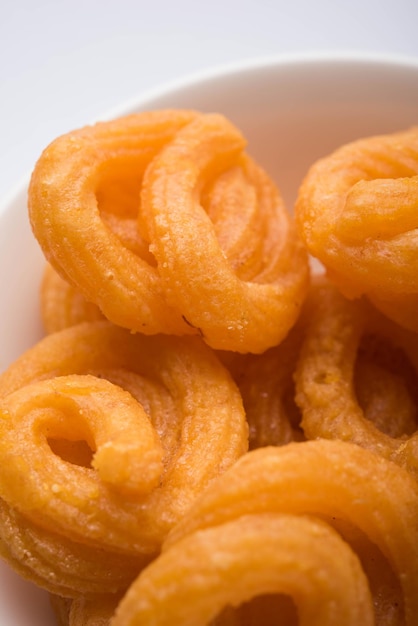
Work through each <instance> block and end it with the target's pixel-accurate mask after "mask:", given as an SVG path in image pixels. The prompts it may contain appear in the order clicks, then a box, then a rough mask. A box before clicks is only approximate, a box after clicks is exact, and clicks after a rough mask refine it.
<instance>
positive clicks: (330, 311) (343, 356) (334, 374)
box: [295, 282, 418, 477]
mask: <svg viewBox="0 0 418 626" xmlns="http://www.w3.org/2000/svg"><path fill="white" fill-rule="evenodd" d="M295 379H296V390H297V394H296V402H297V404H298V405H299V407H300V409H301V411H302V428H303V430H304V433H305V435H306V437H307V438H308V439H314V438H316V437H323V438H331V439H341V440H345V441H351V442H354V443H356V444H358V445H360V446H363V447H365V448H368V449H370V450H373V451H374V452H377V453H378V454H381V455H383V456H385V457H386V458H388V459H391V460H393V461H395V462H397V463H399V464H401V465H403V466H404V467H406V468H407V469H408V470H409V471H410V472H412V474H413V475H414V476H415V477H418V434H417V429H418V423H417V417H418V391H417V390H418V336H417V335H416V334H415V333H411V332H409V331H407V330H404V329H402V328H401V327H399V326H398V325H396V324H395V323H394V322H391V321H390V320H388V319H387V318H385V317H384V316H383V315H381V314H379V313H378V312H377V311H376V310H374V309H373V308H372V307H371V306H370V305H368V304H367V303H365V302H362V301H358V300H354V301H350V300H347V299H346V298H345V297H344V296H343V295H341V294H340V293H339V291H338V290H337V289H336V288H335V287H333V286H332V285H330V284H329V283H327V282H324V283H323V284H322V285H321V286H318V288H317V290H316V291H315V292H313V293H312V296H311V306H310V316H309V323H308V324H307V329H306V333H305V338H304V343H303V346H302V349H301V353H300V359H299V364H298V367H297V369H296V373H295Z"/></svg>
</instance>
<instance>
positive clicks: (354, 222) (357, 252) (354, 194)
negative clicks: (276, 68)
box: [295, 127, 418, 331]
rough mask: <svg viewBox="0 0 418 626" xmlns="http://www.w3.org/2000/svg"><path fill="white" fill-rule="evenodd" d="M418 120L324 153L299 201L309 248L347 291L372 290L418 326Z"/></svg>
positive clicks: (380, 303) (378, 300) (400, 318)
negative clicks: (399, 129) (404, 128)
mask: <svg viewBox="0 0 418 626" xmlns="http://www.w3.org/2000/svg"><path fill="white" fill-rule="evenodd" d="M417 209H418V127H414V128H411V129H409V130H407V131H404V132H398V133H394V134H390V135H381V136H376V137H369V138H365V139H361V140H357V141H355V142H353V143H350V144H347V145H345V146H342V147H341V148H339V149H338V150H336V151H335V152H334V153H333V154H331V155H329V156H328V157H325V158H323V159H320V160H319V161H318V162H317V163H315V164H314V165H313V166H312V167H311V169H310V170H309V172H308V174H307V176H306V178H305V180H304V182H303V183H302V185H301V187H300V189H299V194H298V199H297V202H296V206H295V215H296V220H297V224H298V226H299V230H300V232H301V234H302V237H303V239H304V241H305V243H306V245H307V247H308V249H309V251H310V252H311V253H312V254H313V255H314V256H315V257H317V258H318V259H320V260H321V261H322V263H323V264H324V265H325V267H326V268H327V270H328V273H329V275H330V277H331V278H332V280H333V281H334V282H335V283H336V284H337V285H338V287H339V288H340V289H341V290H342V291H343V293H344V294H345V295H347V296H348V297H357V296H359V295H361V294H365V295H367V296H368V298H370V300H371V301H372V302H374V303H375V305H376V306H377V307H378V308H380V309H381V310H382V311H383V312H384V313H385V314H386V315H388V316H389V317H391V318H392V319H394V320H395V321H397V322H398V323H399V324H401V325H403V326H405V327H407V328H410V329H412V330H414V331H417V330H418V279H417V273H416V265H417V259H418V246H417V243H416V236H415V231H416V215H417Z"/></svg>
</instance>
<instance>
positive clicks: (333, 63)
mask: <svg viewBox="0 0 418 626" xmlns="http://www.w3.org/2000/svg"><path fill="white" fill-rule="evenodd" d="M166 107H167V108H168V107H170V108H179V107H184V108H195V109H199V110H202V111H217V112H222V113H224V114H225V115H226V116H228V117H229V118H230V119H231V120H232V121H233V122H234V123H235V124H236V125H237V126H238V127H239V128H240V129H241V130H242V131H243V132H244V134H245V135H246V136H247V138H248V141H249V148H248V149H249V152H250V153H251V154H252V155H253V156H254V157H255V158H256V159H258V161H259V162H260V163H261V164H263V165H264V167H265V168H266V169H267V171H268V172H269V173H270V174H271V175H272V176H273V177H274V178H275V179H276V181H277V183H278V185H279V187H280V188H281V190H282V193H283V195H284V197H285V199H286V201H287V203H288V206H289V208H291V206H292V203H293V201H294V199H295V195H296V191H297V188H298V185H299V183H300V181H301V179H302V177H303V176H304V174H305V172H306V170H307V168H308V167H309V165H310V164H311V163H312V162H313V161H315V160H316V159H317V158H318V157H320V156H322V155H325V154H327V153H328V152H329V151H331V150H332V149H334V148H336V147H338V146H339V145H341V144H343V143H345V142H347V141H350V140H352V139H355V138H359V137H362V136H367V135H372V134H376V133H385V132H392V131H396V130H401V129H404V128H407V127H408V126H412V125H415V124H418V60H407V59H393V58H382V57H374V56H366V57H364V56H363V57H360V56H357V55H354V56H353V55H346V56H340V57H338V58H333V57H330V56H320V57H318V56H316V57H309V58H307V57H303V58H302V57H296V58H295V57H293V58H276V59H267V60H260V61H255V62H251V63H248V62H246V63H245V64H242V65H239V66H234V67H226V68H222V69H220V70H214V71H213V72H209V73H206V74H204V75H198V76H193V77H191V78H190V79H187V80H184V81H182V82H180V83H175V84H172V85H168V86H166V87H164V88H162V89H161V90H159V91H157V92H154V93H152V94H145V95H144V96H142V97H141V96H140V97H139V98H138V99H137V100H135V101H133V102H130V103H127V104H126V105H124V106H122V107H121V108H120V109H119V110H117V111H113V112H111V113H110V114H108V115H107V116H106V118H111V117H116V116H118V115H123V114H126V113H131V112H133V111H138V110H144V109H156V108H166ZM104 119H105V118H104ZM86 123H87V120H86ZM0 251H1V252H0V255H1V256H0V285H1V300H0V320H1V324H0V346H1V349H0V371H2V370H3V369H5V368H6V367H7V366H8V364H9V363H11V362H12V361H13V360H14V359H15V358H17V357H18V356H19V355H20V354H21V353H22V352H23V351H24V350H25V349H26V348H27V347H29V346H30V345H32V344H33V343H34V342H35V341H37V339H38V338H40V336H41V326H40V321H39V313H38V284H39V278H40V273H41V270H42V267H43V257H42V254H41V253H40V251H39V249H38V247H37V244H36V242H35V241H34V239H33V237H32V234H31V232H30V228H29V224H28V220H27V214H26V185H24V186H23V187H22V188H21V189H19V190H18V191H17V193H14V194H12V196H11V197H10V198H9V199H7V200H6V202H5V203H4V204H3V206H1V207H0ZM0 471H1V469H0ZM0 624H1V626H53V624H54V619H53V617H52V613H51V611H50V608H49V604H48V599H47V596H46V594H44V593H43V592H41V591H38V590H37V589H35V588H34V587H33V586H32V585H31V584H29V583H26V582H24V581H22V580H20V579H19V578H18V577H17V576H16V575H15V574H14V573H13V572H12V571H10V570H9V568H8V567H7V566H6V565H5V564H3V563H0Z"/></svg>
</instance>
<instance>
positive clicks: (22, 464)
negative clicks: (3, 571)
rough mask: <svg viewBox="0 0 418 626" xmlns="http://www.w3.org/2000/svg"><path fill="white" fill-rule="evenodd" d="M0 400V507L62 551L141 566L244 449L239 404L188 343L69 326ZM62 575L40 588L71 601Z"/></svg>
mask: <svg viewBox="0 0 418 626" xmlns="http://www.w3.org/2000/svg"><path fill="white" fill-rule="evenodd" d="M93 375H94V376H93ZM101 379H106V380H101ZM121 387H123V388H124V389H126V391H125V390H124V389H121ZM128 391H129V393H128ZM0 397H1V402H0V416H1V421H0V431H1V438H0V459H1V461H0V462H1V464H2V466H4V467H5V471H4V472H3V473H2V475H1V476H0V496H1V497H2V498H3V499H4V501H5V502H7V504H8V506H9V507H10V508H11V509H13V510H16V511H17V512H18V513H19V515H21V516H23V517H24V518H26V519H27V520H28V525H29V526H30V528H31V531H32V532H33V533H35V531H36V527H39V529H41V530H42V532H43V533H44V534H45V531H47V532H48V533H51V534H52V537H51V543H52V540H54V541H56V542H57V544H58V546H60V544H61V543H62V544H63V546H64V548H63V549H66V550H67V551H70V548H71V545H70V543H71V542H73V543H75V544H81V545H85V546H87V547H89V546H90V547H91V548H96V549H99V550H103V551H109V552H110V553H112V552H116V553H120V554H122V555H129V556H130V558H134V557H135V556H137V557H141V558H142V560H143V558H144V556H145V557H146V558H149V555H153V554H155V553H156V552H157V551H158V550H159V547H160V545H161V542H162V540H163V539H164V537H165V536H166V534H167V532H168V531H169V530H170V529H171V527H172V526H173V525H174V524H175V523H176V522H177V521H178V520H179V518H180V517H181V516H182V515H183V514H184V512H185V511H186V510H187V508H188V507H189V506H190V504H191V503H192V502H193V500H194V498H195V497H196V495H197V494H198V493H200V492H201V491H202V489H203V488H204V487H205V486H206V485H207V484H208V483H209V482H210V481H211V479H213V478H214V477H215V476H217V475H218V474H220V473H222V472H223V471H224V470H225V469H226V468H228V467H229V466H230V465H231V464H232V463H234V461H235V460H236V459H237V458H238V457H239V456H241V455H242V454H243V453H244V452H245V451H246V450H247V446H248V436H247V430H248V429H247V424H246V422H245V416H244V411H243V407H242V401H241V397H240V395H239V392H238V390H237V388H236V386H235V385H234V383H233V381H232V379H231V378H230V376H229V374H228V373H227V371H226V370H225V368H224V367H223V366H222V365H221V363H220V362H219V360H218V359H217V358H216V356H215V355H214V353H213V352H212V351H211V350H210V349H209V348H208V347H207V346H205V345H204V344H203V342H202V341H201V340H200V339H199V338H197V337H194V338H192V337H189V338H186V337H184V338H177V337H169V336H154V337H147V336H145V335H134V336H133V335H131V334H130V333H129V332H128V331H125V330H123V329H120V328H117V327H115V326H113V325H111V324H110V323H108V322H92V323H85V324H81V325H78V326H74V327H72V328H69V329H67V330H64V331H61V332H57V333H54V334H52V335H49V336H48V337H46V338H45V339H44V340H42V341H41V342H40V343H39V344H37V345H36V346H35V347H34V348H32V349H31V350H29V351H28V352H27V353H26V354H25V355H23V356H22V357H21V358H20V359H18V360H17V361H16V362H15V363H14V364H13V365H12V366H11V367H10V368H9V369H8V370H7V371H6V372H5V373H4V374H3V375H2V376H1V377H0ZM95 397H96V398H97V400H99V401H100V402H98V403H97V407H96V404H95ZM134 398H135V399H134ZM100 405H102V407H101V406H100ZM141 405H142V406H141ZM102 408H103V411H104V412H102ZM131 412H132V416H131ZM151 424H152V425H151ZM71 442H74V443H75V444H76V445H75V450H74V449H72V448H71V445H69V444H71ZM77 442H78V443H77ZM80 442H81V443H82V444H84V447H83V446H82V449H81V452H80V446H79V445H78V444H80ZM86 447H87V448H88V449H89V450H90V456H91V457H92V459H91V462H90V463H88V461H87V462H86V453H85V448H86ZM86 465H87V466H86ZM6 466H7V469H6ZM1 534H2V529H1V528H0V535H1ZM49 538H50V537H49V535H48V539H49ZM69 542H70V543H69ZM35 549H36V545H35ZM86 553H87V551H86ZM75 558H76V557H74V560H75ZM34 559H35V560H36V554H35V555H34ZM28 564H29V560H28V559H27V560H26V561H25V565H28ZM60 567H61V565H60V564H59V565H58V566H57V568H54V567H53V564H52V563H51V564H50V579H48V580H46V581H45V583H44V586H47V587H48V588H51V587H52V591H54V592H56V593H61V595H69V592H68V591H67V592H66V593H62V589H61V588H59V587H61V586H62V585H67V584H69V582H68V581H67V579H66V578H65V575H64V574H63V580H62V581H61V580H59V575H60V573H61V572H60V571H59V568H60ZM36 575H38V574H36ZM107 576H108V577H111V574H109V573H108V574H107ZM73 578H76V577H75V576H73ZM76 583H77V580H75V581H72V582H71V584H74V585H76ZM79 583H80V584H79V587H78V588H77V587H76V586H74V588H75V589H76V591H82V592H83V591H84V590H85V586H86V583H85V581H84V580H82V579H81V580H80V581H79ZM54 584H56V586H57V587H58V589H57V590H56V591H55V590H54ZM93 585H94V581H93ZM107 590H108V591H114V590H115V589H114V586H113V587H112V588H110V589H107ZM96 591H97V590H96ZM104 591H106V589H102V592H104Z"/></svg>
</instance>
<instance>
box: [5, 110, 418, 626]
mask: <svg viewBox="0 0 418 626" xmlns="http://www.w3.org/2000/svg"><path fill="white" fill-rule="evenodd" d="M417 172H418V132H417V129H412V130H410V131H406V132H404V133H398V134H397V135H391V136H390V135H389V136H385V137H377V138H371V139H364V140H361V141H359V142H357V143H355V144H350V145H348V146H345V147H342V148H341V149H340V150H339V151H337V152H336V153H334V154H333V155H331V156H330V157H327V158H324V159H322V160H321V161H319V162H318V163H317V164H315V165H314V166H313V167H312V169H311V170H310V171H309V172H308V174H307V177H306V179H305V180H304V181H303V182H302V185H301V188H300V192H299V196H298V200H297V203H296V224H294V221H293V219H292V217H291V215H290V214H289V213H288V212H287V211H286V209H285V207H284V205H283V202H282V200H281V198H280V194H279V192H278V190H277V188H276V186H275V184H274V183H273V182H272V180H271V179H270V178H269V177H268V176H267V174H266V173H265V172H263V171H262V170H261V169H260V167H259V166H258V165H257V164H256V163H254V161H253V160H252V159H251V157H250V156H248V154H246V152H245V139H244V138H243V137H242V135H241V133H240V132H239V131H238V130H237V129H236V128H235V127H234V126H233V125H232V124H231V123H230V122H229V121H228V120H226V119H225V118H224V117H222V116H221V115H215V114H200V113H198V112H195V111H174V110H172V111H156V112H147V113H140V114H136V115H132V116H129V117H125V118H121V119H119V120H114V121H113V122H103V123H100V124H97V125H95V126H92V127H87V128H84V129H81V130H78V131H74V132H73V133H69V134H68V135H65V136H63V137H60V138H58V139H57V140H56V141H55V142H53V143H52V144H51V145H50V146H49V147H48V148H47V149H46V150H45V152H44V153H43V154H42V156H41V158H40V160H39V161H38V163H37V165H36V167H35V170H34V173H33V176H32V180H31V185H30V189H29V212H30V219H31V223H32V226H33V230H34V233H35V236H36V237H37V239H38V241H39V243H40V245H41V247H42V249H43V251H44V252H45V256H46V260H47V261H48V263H47V264H46V268H45V273H44V277H43V280H42V285H41V295H40V299H41V311H42V319H43V322H44V327H45V331H46V333H47V334H48V336H47V337H45V338H44V339H43V340H42V341H41V342H39V343H38V344H37V345H35V346H34V347H33V348H31V349H30V350H29V351H28V352H27V353H26V354H24V355H22V356H21V357H20V358H19V359H18V360H17V361H16V362H15V363H13V364H12V365H11V366H10V367H9V369H8V370H7V371H6V372H4V373H3V374H2V375H1V376H0V466H1V467H2V470H1V472H0V554H1V555H2V556H3V558H4V559H5V560H6V561H7V562H8V563H9V564H10V565H11V566H12V567H13V568H14V569H15V570H16V571H18V572H19V573H20V574H21V575H22V576H23V577H25V578H27V579H29V580H31V581H33V582H35V583H36V584H38V585H40V586H41V587H43V588H44V589H46V590H47V591H48V592H49V593H50V597H51V604H52V607H53V609H54V612H55V615H56V619H57V623H58V624H59V626H163V625H164V626H165V625H167V626H168V625H170V626H172V625H173V624H175V625H176V626H273V624H277V623H279V621H280V623H283V624H286V626H297V625H298V624H299V625H300V626H316V625H318V626H319V625H321V626H348V625H350V626H359V625H361V626H369V625H370V626H372V625H374V626H416V625H417V623H418V622H417V615H418V587H417V580H418V433H417V431H418V334H417V333H416V331H417V330H418V324H417V323H416V319H415V317H414V316H415V311H416V309H415V308H414V307H415V299H416V298H417V297H418V296H417V293H418V290H417V288H416V276H415V274H416V272H417V269H418V255H417V252H416V251H417V250H418V248H417V247H416V246H415V245H414V233H413V228H414V223H415V222H414V220H415V219H416V218H415V216H414V207H415V209H416V208H417V207H418V199H417V192H416V189H417V181H418V175H417ZM296 226H297V227H298V228H299V230H300V235H299V233H298V230H297V227H296ZM299 237H300V238H299ZM302 239H303V240H304V242H305V245H306V248H305V246H304V245H303V244H302V243H301V240H302ZM308 253H311V254H313V255H315V256H317V257H318V258H319V259H320V260H321V261H322V262H323V264H324V266H325V270H326V273H327V274H328V276H325V275H320V276H315V277H312V280H311V281H309V270H308V268H309V265H308ZM309 282H310V286H309V284H308V283H309ZM191 335H195V336H191Z"/></svg>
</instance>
